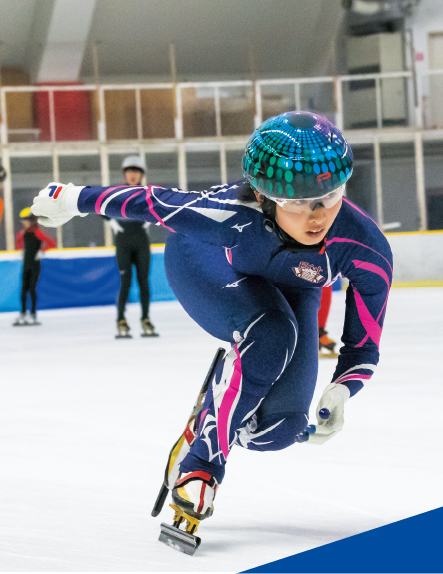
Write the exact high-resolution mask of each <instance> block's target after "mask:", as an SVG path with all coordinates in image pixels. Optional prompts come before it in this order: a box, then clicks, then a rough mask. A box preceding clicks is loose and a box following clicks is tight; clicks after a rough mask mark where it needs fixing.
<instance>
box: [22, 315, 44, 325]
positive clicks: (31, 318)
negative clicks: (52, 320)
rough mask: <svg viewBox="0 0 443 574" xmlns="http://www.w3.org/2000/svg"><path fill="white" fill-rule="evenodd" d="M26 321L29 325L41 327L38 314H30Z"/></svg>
mask: <svg viewBox="0 0 443 574" xmlns="http://www.w3.org/2000/svg"><path fill="white" fill-rule="evenodd" d="M26 321H27V323H28V325H41V323H39V322H38V321H37V313H28V315H27V316H26Z"/></svg>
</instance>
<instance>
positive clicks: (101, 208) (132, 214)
mask: <svg viewBox="0 0 443 574" xmlns="http://www.w3.org/2000/svg"><path fill="white" fill-rule="evenodd" d="M237 188H238V185H235V184H233V185H231V186H230V187H228V186H227V185H224V186H216V187H214V188H211V189H210V190H209V191H202V192H185V191H181V190H178V189H175V188H174V189H165V188H162V187H159V186H154V185H149V186H147V187H140V186H135V187H134V186H132V187H131V186H127V185H126V186H117V187H85V188H84V189H83V190H82V191H81V192H80V196H79V199H78V209H79V211H80V212H82V213H98V214H101V215H106V216H108V217H118V218H129V219H141V220H144V221H149V222H151V223H153V224H156V225H161V226H162V227H165V228H166V229H168V230H169V231H171V232H172V233H181V234H183V235H192V236H193V237H195V238H196V239H199V240H200V241H205V242H207V243H212V244H214V245H220V246H223V247H231V246H232V245H233V244H234V242H235V239H236V232H235V231H234V230H233V229H232V225H233V223H232V222H231V221H230V220H231V218H233V220H235V221H236V220H238V217H237V218H236V217H234V216H238V215H239V214H240V215H241V211H242V210H247V211H250V208H247V207H244V205H243V204H241V202H239V201H238V200H237V199H236V189H237Z"/></svg>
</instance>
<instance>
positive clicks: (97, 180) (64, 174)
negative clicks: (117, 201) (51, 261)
mask: <svg viewBox="0 0 443 574" xmlns="http://www.w3.org/2000/svg"><path fill="white" fill-rule="evenodd" d="M58 161H59V170H60V181H63V182H66V183H69V182H72V183H74V184H75V185H97V186H101V171H100V156H99V155H72V156H59V160H58ZM62 238H63V247H101V246H103V245H104V244H105V234H104V220H103V218H102V217H100V216H99V215H96V214H89V215H88V216H87V217H74V218H73V219H71V221H68V223H65V225H63V227H62Z"/></svg>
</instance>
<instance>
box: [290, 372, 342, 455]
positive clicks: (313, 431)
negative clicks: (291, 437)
mask: <svg viewBox="0 0 443 574" xmlns="http://www.w3.org/2000/svg"><path fill="white" fill-rule="evenodd" d="M349 397H350V392H349V389H348V387H347V386H346V385H340V384H338V385H337V384H336V383H330V384H329V385H328V386H327V387H326V389H325V390H324V392H323V395H322V396H321V398H320V401H319V403H318V405H317V411H316V414H317V421H318V422H317V425H309V426H308V427H307V429H306V430H305V431H304V432H302V433H301V434H300V435H298V437H297V442H308V443H309V444H323V443H325V442H326V441H328V440H330V439H331V438H333V437H334V436H336V434H337V433H338V432H340V431H341V430H342V428H343V425H344V422H345V420H344V406H345V402H346V401H347V400H348V399H349Z"/></svg>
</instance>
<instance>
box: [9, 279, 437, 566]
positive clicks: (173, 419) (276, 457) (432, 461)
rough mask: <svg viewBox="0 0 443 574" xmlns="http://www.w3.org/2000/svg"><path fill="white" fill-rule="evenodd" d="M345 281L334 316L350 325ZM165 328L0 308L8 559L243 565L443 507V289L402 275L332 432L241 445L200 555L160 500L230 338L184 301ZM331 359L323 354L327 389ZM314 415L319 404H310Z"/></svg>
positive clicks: (159, 314)
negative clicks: (252, 448) (280, 443)
mask: <svg viewBox="0 0 443 574" xmlns="http://www.w3.org/2000/svg"><path fill="white" fill-rule="evenodd" d="M343 312H344V293H335V294H334V297H333V302H332V309H331V316H330V321H329V331H330V334H331V335H333V336H334V337H336V338H338V337H339V336H340V331H341V326H342V323H343ZM151 315H152V319H153V322H154V323H155V325H156V326H157V328H158V330H159V332H160V333H161V337H159V338H158V339H142V338H140V337H139V329H138V327H139V325H138V317H139V309H138V307H137V305H131V307H130V309H129V313H128V316H129V320H130V323H131V325H132V330H133V333H134V338H133V339H132V340H115V339H114V326H115V324H114V320H115V309H114V308H113V307H101V308H89V309H69V310H57V311H46V312H40V314H39V316H40V319H41V321H42V325H41V326H40V327H20V328H19V327H17V328H16V327H12V326H11V323H12V321H13V317H14V315H13V314H10V313H7V314H2V315H0V352H1V365H2V367H1V383H0V390H1V393H0V570H1V571H30V570H31V571H148V572H153V571H170V572H174V571H212V572H219V571H230V572H238V571H240V570H244V569H247V568H252V567H254V566H258V565H260V564H264V563H266V562H269V561H272V560H276V559H279V558H283V557H285V556H289V555H292V554H294V553H297V552H302V551H304V550H308V549H310V548H314V547H316V546H320V545H323V544H327V543H329V542H333V541H335V540H339V539H341V538H345V537H348V536H352V535H354V534H358V533H360V532H363V531H366V530H369V529H372V528H376V527H378V526H382V525H385V524H388V523H391V522H394V521H397V520H401V519H403V518H406V517H409V516H412V515H415V514H418V513H421V512H425V511H428V510H431V509H433V508H437V507H439V506H442V505H443V488H442V484H443V463H442V452H443V450H442V442H443V435H442V430H441V420H442V414H443V412H442V405H443V381H442V374H441V373H442V370H441V369H442V358H443V345H442V333H443V289H440V288H433V289H431V288H427V289H394V290H393V291H392V294H391V298H390V301H389V306H388V312H387V317H386V327H385V331H384V333H383V337H382V345H381V361H380V364H379V368H378V371H377V372H376V374H375V375H374V377H373V379H372V381H371V382H369V383H368V384H367V385H366V387H365V388H364V389H363V390H362V391H361V392H360V393H359V394H358V395H357V396H356V397H355V398H353V399H351V400H350V401H349V402H348V403H347V405H346V411H345V417H346V424H345V427H344V430H343V431H342V432H341V433H340V434H339V435H338V436H337V437H336V438H335V439H333V440H332V441H331V442H329V443H326V444H325V445H323V446H311V445H308V444H302V445H295V446H293V447H291V448H289V449H286V450H285V451H281V452H271V453H257V452H249V451H246V450H244V449H241V448H238V447H236V448H234V450H233V452H232V453H231V454H230V457H229V462H228V465H227V473H226V478H225V481H224V482H223V485H222V486H221V487H220V490H219V493H218V494H217V498H216V501H215V502H216V504H215V513H214V516H213V517H212V518H211V519H209V520H207V521H205V522H203V523H202V524H201V525H200V528H199V534H200V536H201V538H202V540H203V541H202V545H201V547H200V549H199V550H198V551H197V553H196V554H195V556H194V557H189V556H185V555H182V554H180V553H178V552H175V551H174V550H172V549H170V548H168V547H167V546H165V545H163V544H161V543H160V542H158V541H157V539H158V535H159V530H160V523H161V522H162V521H165V522H171V518H172V510H171V509H170V508H169V507H168V506H167V505H165V508H164V510H163V512H162V513H161V515H160V516H159V517H158V518H155V519H154V518H152V517H151V516H150V512H151V508H152V505H153V503H154V501H155V499H156V496H157V493H158V490H159V488H160V485H161V482H162V476H163V470H164V466H165V463H166V458H167V455H168V452H169V449H170V447H171V445H172V443H173V442H174V441H175V440H176V438H177V436H178V435H179V434H180V432H181V431H182V430H183V427H184V424H185V421H186V418H187V416H188V411H189V410H190V408H191V406H192V404H193V401H194V399H195V395H196V394H197V392H198V390H199V388H200V385H201V383H202V380H203V378H204V375H205V373H206V370H207V368H208V366H209V363H210V361H211V359H212V355H213V353H214V352H215V350H216V348H217V346H218V342H217V341H216V340H214V339H212V338H211V337H210V336H209V335H207V334H205V333H204V332H203V331H202V330H201V329H200V328H199V327H198V326H197V325H196V324H194V323H193V321H192V320H191V319H190V318H189V317H188V316H187V315H186V314H185V312H184V311H183V310H182V309H181V307H180V306H179V304H178V303H175V302H172V303H158V304H153V305H152V313H151ZM333 369H334V361H332V360H322V361H321V365H320V373H319V379H318V386H317V391H316V396H315V397H314V401H313V406H314V405H315V404H316V403H317V400H318V397H319V394H321V392H322V389H323V388H324V387H325V386H326V384H327V383H328V382H329V380H330V377H331V375H332V372H333ZM311 411H312V412H311V420H312V422H314V421H313V416H314V408H312V409H311Z"/></svg>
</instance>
